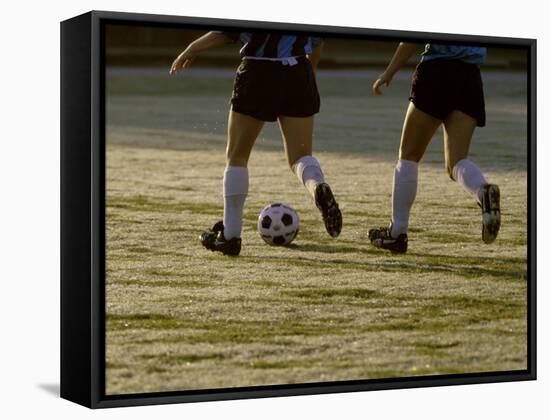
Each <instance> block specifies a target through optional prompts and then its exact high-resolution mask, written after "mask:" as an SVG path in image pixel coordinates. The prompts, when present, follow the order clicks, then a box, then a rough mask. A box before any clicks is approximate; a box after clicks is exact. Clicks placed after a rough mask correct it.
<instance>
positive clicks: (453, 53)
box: [422, 44, 487, 64]
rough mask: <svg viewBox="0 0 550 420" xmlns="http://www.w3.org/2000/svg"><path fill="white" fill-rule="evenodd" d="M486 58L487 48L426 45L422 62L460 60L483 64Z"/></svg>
mask: <svg viewBox="0 0 550 420" xmlns="http://www.w3.org/2000/svg"><path fill="white" fill-rule="evenodd" d="M486 57H487V48H485V47H471V46H466V45H442V44H426V49H425V50H424V52H423V53H422V61H431V60H461V61H464V62H465V63H470V64H483V63H485V59H486Z"/></svg>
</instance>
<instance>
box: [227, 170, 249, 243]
mask: <svg viewBox="0 0 550 420" xmlns="http://www.w3.org/2000/svg"><path fill="white" fill-rule="evenodd" d="M247 194H248V168H245V167H243V166H228V167H227V168H225V173H224V175H223V198H224V207H223V227H224V236H225V239H231V238H240V237H241V230H242V227H243V209H244V202H245V200H246V196H247Z"/></svg>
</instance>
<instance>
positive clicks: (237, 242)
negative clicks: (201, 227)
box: [200, 220, 241, 257]
mask: <svg viewBox="0 0 550 420" xmlns="http://www.w3.org/2000/svg"><path fill="white" fill-rule="evenodd" d="M200 240H201V244H202V246H204V247H205V248H206V249H209V250H210V251H218V252H221V253H222V254H223V255H230V256H234V257H235V256H237V255H239V253H240V252H241V238H231V239H225V237H224V236H223V222H222V221H221V220H220V221H219V222H217V223H216V224H215V225H214V226H212V229H210V230H207V231H204V232H203V233H202V234H201V236H200Z"/></svg>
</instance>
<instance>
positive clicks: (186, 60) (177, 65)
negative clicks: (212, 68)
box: [170, 50, 195, 75]
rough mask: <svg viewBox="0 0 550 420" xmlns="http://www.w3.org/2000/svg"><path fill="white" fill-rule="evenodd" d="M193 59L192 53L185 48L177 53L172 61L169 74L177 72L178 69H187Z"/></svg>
mask: <svg viewBox="0 0 550 420" xmlns="http://www.w3.org/2000/svg"><path fill="white" fill-rule="evenodd" d="M194 59H195V56H194V54H192V53H191V52H190V51H189V50H185V51H184V52H182V53H181V54H180V55H178V57H177V58H176V59H175V60H174V62H173V63H172V67H171V68H170V74H171V75H174V74H178V73H179V72H180V71H182V70H185V69H188V68H189V67H190V66H191V63H192V62H193V60H194Z"/></svg>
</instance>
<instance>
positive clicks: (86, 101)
mask: <svg viewBox="0 0 550 420" xmlns="http://www.w3.org/2000/svg"><path fill="white" fill-rule="evenodd" d="M109 23H118V24H121V23H123V24H125V25H149V26H157V25H158V26H162V27H186V28H194V29H203V28H204V29H206V28H211V27H218V28H222V29H228V30H231V29H235V28H242V27H246V28H249V29H256V30H270V31H289V32H308V33H312V34H323V35H330V36H333V37H355V38H370V39H372V38H375V39H377V40H408V41H421V40H424V39H431V40H433V41H441V42H447V41H453V42H460V43H468V44H483V45H486V46H507V47H511V48H524V49H526V50H527V51H528V130H527V133H528V147H527V157H528V175H527V179H528V207H527V213H528V219H527V226H528V232H529V235H528V256H527V258H528V273H527V274H528V275H527V281H528V286H527V295H528V296H527V297H528V310H527V317H528V333H527V340H528V342H527V354H528V368H527V369H526V370H522V371H509V372H489V373H472V374H458V375H437V376H422V377H408V378H391V379H380V380H354V381H342V382H323V383H308V384H292V385H291V384H288V385H276V386H251V387H242V388H234V389H209V390H191V391H178V392H158V393H143V394H126V395H105V282H104V274H105V194H104V191H105V101H104V99H105V98H104V95H105V63H104V60H105V54H104V52H105V38H104V28H105V25H106V24H109ZM534 379H536V40H534V39H518V38H503V37H491V36H473V35H458V34H439V33H422V32H412V31H395V30H381V29H366V28H348V27H333V26H317V25H304V24H289V23H275V22H252V21H244V20H243V21H230V20H223V19H211V18H195V17H193V18H191V17H180V16H166V15H149V14H134V13H119V12H105V11H92V12H88V13H85V14H83V15H80V16H77V17H74V18H72V19H69V20H66V21H64V22H62V23H61V397H62V398H65V399H67V400H70V401H73V402H75V403H78V404H82V405H84V406H87V407H90V408H105V407H119V406H135V405H151V404H166V403H181V402H193V401H212V400H228V399H242V398H261V397H274V396H289V395H305V394H323V393H334V392H353V391H368V390H383V389H398V388H416V387H432V386H444V385H462V384H477V383H488V382H505V381H523V380H534Z"/></svg>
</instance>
